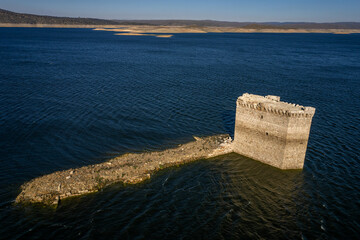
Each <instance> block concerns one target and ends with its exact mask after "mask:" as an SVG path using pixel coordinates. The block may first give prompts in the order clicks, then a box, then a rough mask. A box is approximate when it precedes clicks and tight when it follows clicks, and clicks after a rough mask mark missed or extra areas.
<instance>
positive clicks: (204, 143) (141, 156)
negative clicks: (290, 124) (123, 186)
mask: <svg viewBox="0 0 360 240" xmlns="http://www.w3.org/2000/svg"><path fill="white" fill-rule="evenodd" d="M194 139H195V141H192V142H189V143H186V144H182V145H179V146H178V147H177V148H172V149H166V150H163V151H158V152H145V153H128V154H124V155H122V156H119V157H116V158H114V159H111V160H109V161H107V162H104V163H100V164H95V165H89V166H84V167H80V168H76V169H69V170H65V171H58V172H54V173H51V174H48V175H45V176H41V177H38V178H35V179H33V180H31V181H29V182H27V183H24V184H23V185H22V186H21V192H20V194H19V195H18V196H17V198H16V200H15V202H16V203H42V204H45V205H57V204H58V203H59V202H60V201H61V200H62V199H65V198H69V197H74V196H79V195H84V194H88V193H94V192H97V191H99V190H100V189H102V188H104V187H106V186H108V185H111V184H114V183H121V182H122V183H127V184H136V183H140V182H142V181H144V180H146V179H149V178H150V177H151V175H152V174H153V173H154V172H155V171H156V170H160V169H162V168H165V167H170V166H176V165H180V164H183V163H187V162H191V161H195V160H198V159H204V158H211V157H216V156H218V155H223V154H227V153H230V152H232V141H231V137H230V136H229V135H228V134H222V135H215V136H210V137H204V138H200V137H194Z"/></svg>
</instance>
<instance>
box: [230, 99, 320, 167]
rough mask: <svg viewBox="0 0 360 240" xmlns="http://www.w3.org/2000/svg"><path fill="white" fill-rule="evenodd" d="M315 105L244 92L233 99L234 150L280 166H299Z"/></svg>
mask: <svg viewBox="0 0 360 240" xmlns="http://www.w3.org/2000/svg"><path fill="white" fill-rule="evenodd" d="M314 114H315V108H313V107H304V106H301V105H298V104H293V103H287V102H282V101H280V97H279V96H273V95H268V96H265V97H264V96H260V95H254V94H248V93H245V94H243V95H242V96H240V97H239V98H238V99H237V107H236V120H235V134H234V135H235V137H234V143H233V144H234V146H233V148H234V151H235V152H237V153H239V154H242V155H244V156H247V157H250V158H253V159H255V160H259V161H261V162H264V163H267V164H269V165H272V166H274V167H278V168H281V169H301V168H303V165H304V159H305V153H306V148H307V143H308V138H309V132H310V127H311V121H312V117H313V116H314Z"/></svg>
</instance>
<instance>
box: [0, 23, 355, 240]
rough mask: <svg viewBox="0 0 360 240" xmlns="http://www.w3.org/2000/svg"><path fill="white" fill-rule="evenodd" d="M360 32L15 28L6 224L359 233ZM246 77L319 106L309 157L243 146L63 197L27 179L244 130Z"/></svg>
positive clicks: (23, 231)
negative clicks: (42, 201)
mask: <svg viewBox="0 0 360 240" xmlns="http://www.w3.org/2000/svg"><path fill="white" fill-rule="evenodd" d="M359 53H360V35H357V34H352V35H333V34H175V36H174V37H173V38H169V39H159V38H154V37H146V36H145V37H139V36H114V35H113V34H112V33H110V32H100V31H92V30H90V29H22V28H1V29H0V146H1V147H0V226H1V227H0V238H2V239H39V238H42V239H68V238H72V239H81V238H83V239H99V238H100V239H143V238H146V239H249V238H250V239H333V238H337V239H355V238H357V237H358V236H359V229H360V221H359V219H360V162H359V161H360V160H359V150H358V148H359V146H360V144H359V143H360V129H359V124H360V113H359V109H360V82H359V81H360V54H359ZM244 92H249V93H255V94H261V95H268V94H272V95H279V96H281V98H282V99H283V100H285V101H287V102H294V103H298V104H302V105H305V106H313V107H316V108H317V111H316V114H315V117H314V119H313V125H312V128H311V135H310V141H309V145H308V151H307V155H306V161H305V167H304V170H303V171H280V170H278V169H275V168H273V167H270V166H267V165H264V164H261V163H259V162H256V161H253V160H251V159H247V158H245V157H242V156H240V155H237V154H229V155H225V156H222V157H218V158H214V159H210V160H200V161H197V162H194V163H191V164H187V165H185V166H182V167H180V168H170V169H166V170H163V171H161V172H159V173H158V174H156V175H155V176H154V177H153V178H152V179H151V180H149V181H147V182H145V183H143V184H139V185H134V186H127V187H124V186H122V185H120V184H119V185H113V186H111V187H108V188H106V189H104V190H103V191H102V192H99V193H97V194H91V195H87V196H83V197H78V198H75V199H70V200H66V201H63V202H62V204H61V205H60V206H59V208H57V209H48V208H41V207H36V206H25V207H21V206H14V205H13V202H14V199H15V197H16V196H17V194H18V193H19V187H20V185H21V184H22V183H24V182H25V181H28V180H30V179H32V178H35V177H38V176H41V175H43V174H47V173H51V172H53V171H58V170H64V169H68V168H72V167H79V166H84V165H89V164H95V163H99V162H102V161H105V160H108V159H110V158H113V157H115V156H118V155H120V154H123V153H125V152H139V151H152V150H159V149H163V148H166V147H174V146H176V145H177V144H179V143H184V142H187V141H190V140H191V139H192V136H193V135H197V136H206V135H212V134H217V133H229V134H232V133H233V128H234V118H235V101H236V98H237V97H238V96H240V95H241V94H243V93H244Z"/></svg>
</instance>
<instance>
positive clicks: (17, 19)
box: [0, 9, 118, 25]
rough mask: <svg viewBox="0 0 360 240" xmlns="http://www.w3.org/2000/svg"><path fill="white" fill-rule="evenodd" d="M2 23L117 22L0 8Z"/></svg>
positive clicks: (91, 23) (70, 23)
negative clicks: (11, 10)
mask: <svg viewBox="0 0 360 240" xmlns="http://www.w3.org/2000/svg"><path fill="white" fill-rule="evenodd" d="M0 23H26V24H66V25H114V24H118V23H117V22H114V21H111V20H103V19H95V18H69V17H51V16H40V15H33V14H23V13H15V12H10V11H7V10H3V9H0Z"/></svg>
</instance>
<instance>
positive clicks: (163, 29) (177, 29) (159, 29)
mask: <svg viewBox="0 0 360 240" xmlns="http://www.w3.org/2000/svg"><path fill="white" fill-rule="evenodd" d="M16 27H21V28H93V29H94V30H95V29H96V30H100V29H102V30H105V31H118V32H122V31H125V32H137V33H139V34H140V33H168V34H170V33H333V34H352V33H360V29H301V28H294V29H290V28H289V29H285V28H274V29H271V28H269V29H251V28H239V27H197V26H150V25H66V24H13V23H0V28H16Z"/></svg>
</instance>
